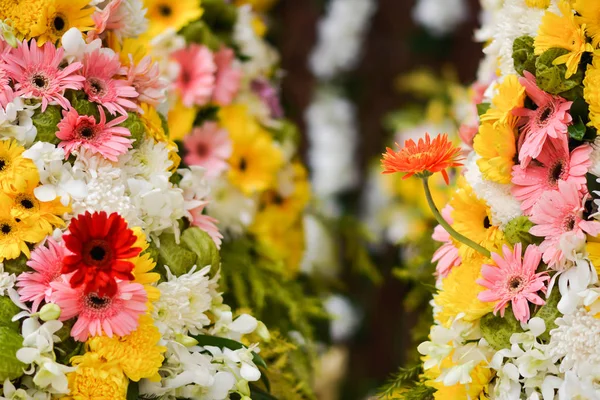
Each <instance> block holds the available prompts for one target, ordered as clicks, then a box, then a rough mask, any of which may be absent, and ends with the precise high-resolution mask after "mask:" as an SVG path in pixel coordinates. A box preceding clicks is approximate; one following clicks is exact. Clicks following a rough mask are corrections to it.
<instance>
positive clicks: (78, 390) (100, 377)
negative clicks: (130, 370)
mask: <svg viewBox="0 0 600 400" xmlns="http://www.w3.org/2000/svg"><path fill="white" fill-rule="evenodd" d="M71 363H72V364H73V365H74V366H77V367H78V368H77V369H76V370H75V371H73V372H70V373H68V374H67V379H68V380H69V390H70V393H69V395H67V396H65V397H62V399H65V400H87V399H98V400H104V399H106V400H108V399H110V400H125V399H126V398H127V385H128V384H129V381H128V380H127V378H126V377H125V375H123V372H122V371H121V368H119V366H118V365H117V364H116V363H114V362H112V363H108V362H106V360H105V359H103V358H102V357H100V355H98V354H96V353H92V352H88V353H85V354H84V355H83V356H76V357H73V358H72V359H71Z"/></svg>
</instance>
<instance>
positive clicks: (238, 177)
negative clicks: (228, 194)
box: [219, 105, 283, 195]
mask: <svg viewBox="0 0 600 400" xmlns="http://www.w3.org/2000/svg"><path fill="white" fill-rule="evenodd" d="M219 120H220V123H221V126H223V127H224V128H225V129H227V131H228V132H229V135H230V138H231V141H232V143H233V153H232V155H231V157H230V159H229V164H230V166H231V168H230V169H229V173H228V176H229V179H230V181H231V182H232V183H233V184H234V185H235V186H237V187H238V188H239V189H240V190H242V191H243V192H244V193H245V194H248V195H250V194H254V193H257V192H263V191H265V190H267V189H269V188H271V187H273V184H274V183H275V178H276V176H277V172H278V171H279V169H280V168H281V166H282V164H283V153H282V151H281V149H280V148H279V147H278V146H277V144H276V143H275V142H274V141H273V139H272V137H271V135H270V134H269V132H267V131H266V130H265V129H264V128H263V127H262V126H261V125H260V124H259V123H258V122H257V121H256V120H255V119H254V117H252V116H251V115H250V114H249V113H248V110H247V108H246V106H243V105H231V106H227V107H223V108H221V110H220V111H219Z"/></svg>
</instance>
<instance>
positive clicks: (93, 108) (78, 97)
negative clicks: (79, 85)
mask: <svg viewBox="0 0 600 400" xmlns="http://www.w3.org/2000/svg"><path fill="white" fill-rule="evenodd" d="M85 97H86V96H85V94H83V93H82V92H79V91H77V92H76V91H72V90H71V91H69V92H67V98H68V99H69V101H70V102H71V106H72V107H73V108H74V109H75V110H77V112H78V113H79V115H91V116H93V117H94V118H95V119H96V121H98V120H99V119H100V111H98V105H97V104H96V103H92V102H91V101H88V100H86V99H85Z"/></svg>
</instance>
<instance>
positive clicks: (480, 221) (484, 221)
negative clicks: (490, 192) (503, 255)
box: [450, 179, 505, 261]
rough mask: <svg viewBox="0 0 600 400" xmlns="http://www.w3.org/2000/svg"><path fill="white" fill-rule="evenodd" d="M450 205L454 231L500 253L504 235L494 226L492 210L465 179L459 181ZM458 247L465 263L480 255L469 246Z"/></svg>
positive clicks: (461, 245)
mask: <svg viewBox="0 0 600 400" xmlns="http://www.w3.org/2000/svg"><path fill="white" fill-rule="evenodd" d="M450 205H451V206H452V214H451V215H452V219H453V221H454V222H453V223H452V227H453V228H454V229H456V230H457V231H458V232H459V233H461V234H463V235H464V236H466V237H467V238H469V239H471V240H472V241H474V242H475V243H477V244H479V245H481V246H483V247H485V248H486V249H488V250H489V251H491V252H499V251H500V249H501V248H502V245H503V244H504V243H505V241H504V234H503V233H502V230H500V228H499V227H497V226H494V225H492V214H491V211H490V208H489V207H488V206H487V204H486V203H485V201H483V200H481V199H479V198H478V197H477V196H476V195H475V193H474V192H473V189H472V188H471V187H470V186H469V185H468V184H467V183H466V182H465V181H464V179H459V184H458V190H457V191H456V192H455V193H454V197H452V200H450ZM456 245H457V246H458V252H459V254H460V256H461V257H462V258H463V261H464V260H466V259H471V258H473V257H474V256H475V255H479V253H477V251H475V250H473V249H472V248H471V247H469V246H467V245H464V244H461V243H456Z"/></svg>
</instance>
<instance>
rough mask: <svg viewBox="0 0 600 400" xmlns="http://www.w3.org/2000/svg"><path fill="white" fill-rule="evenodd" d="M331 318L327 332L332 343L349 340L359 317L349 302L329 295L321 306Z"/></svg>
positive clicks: (338, 296) (340, 297)
mask: <svg viewBox="0 0 600 400" xmlns="http://www.w3.org/2000/svg"><path fill="white" fill-rule="evenodd" d="M323 305H324V306H325V310H326V311H327V313H328V314H329V315H330V316H331V322H330V324H329V331H330V334H331V338H332V340H333V341H334V342H343V341H345V340H347V339H349V338H350V337H351V336H352V335H353V334H354V333H355V332H356V329H357V328H358V325H359V324H360V320H361V317H360V316H359V315H358V312H357V310H356V309H355V307H354V306H353V305H352V303H350V300H349V299H348V298H346V297H344V296H341V295H337V294H333V295H330V296H329V297H328V298H327V299H326V300H325V302H324V304H323Z"/></svg>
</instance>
